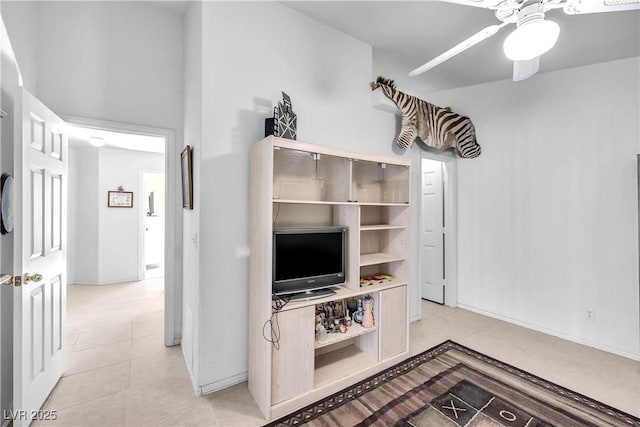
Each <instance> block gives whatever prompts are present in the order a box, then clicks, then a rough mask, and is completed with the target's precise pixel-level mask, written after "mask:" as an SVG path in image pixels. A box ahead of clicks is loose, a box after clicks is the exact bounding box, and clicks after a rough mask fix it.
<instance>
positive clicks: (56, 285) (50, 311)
mask: <svg viewBox="0 0 640 427" xmlns="http://www.w3.org/2000/svg"><path fill="white" fill-rule="evenodd" d="M15 115H16V119H15V123H14V126H15V147H14V156H15V157H14V172H15V176H16V184H17V185H16V200H15V202H16V215H15V216H16V224H15V235H14V253H15V254H16V255H15V259H14V273H15V275H17V276H21V278H22V281H21V282H22V286H16V287H14V293H13V294H14V313H13V314H14V319H13V320H14V328H13V340H14V341H13V352H14V353H13V363H14V389H13V393H14V394H13V399H14V408H15V409H17V410H21V411H25V412H24V414H27V415H28V414H32V413H34V412H33V411H37V410H38V409H40V407H41V406H42V404H43V403H44V401H45V399H46V398H47V396H48V395H49V393H50V392H51V390H53V387H54V386H55V384H56V383H57V382H58V380H59V379H60V377H61V376H62V373H63V372H64V366H65V354H64V352H65V348H64V328H65V313H66V253H65V251H66V250H65V249H66V248H65V246H66V244H65V239H66V217H67V211H66V204H67V203H66V198H67V188H66V186H67V182H66V176H67V165H66V157H67V156H66V150H67V138H66V135H65V134H64V133H63V132H61V130H63V129H65V124H64V122H63V121H62V120H60V118H58V117H57V116H56V115H55V114H54V113H53V112H51V111H50V110H49V109H48V108H47V107H46V106H44V105H43V104H42V103H40V102H39V101H38V100H37V99H36V98H34V97H33V96H32V95H31V94H29V93H28V92H27V91H25V90H22V93H21V94H20V96H19V97H18V99H17V100H16V108H15ZM18 181H19V182H18ZM36 274H38V275H41V277H36V276H35V275H36ZM29 275H34V276H32V277H29ZM29 279H31V280H29ZM28 418H29V417H21V419H14V426H16V427H22V426H27V425H29V424H30V423H31V420H30V419H28Z"/></svg>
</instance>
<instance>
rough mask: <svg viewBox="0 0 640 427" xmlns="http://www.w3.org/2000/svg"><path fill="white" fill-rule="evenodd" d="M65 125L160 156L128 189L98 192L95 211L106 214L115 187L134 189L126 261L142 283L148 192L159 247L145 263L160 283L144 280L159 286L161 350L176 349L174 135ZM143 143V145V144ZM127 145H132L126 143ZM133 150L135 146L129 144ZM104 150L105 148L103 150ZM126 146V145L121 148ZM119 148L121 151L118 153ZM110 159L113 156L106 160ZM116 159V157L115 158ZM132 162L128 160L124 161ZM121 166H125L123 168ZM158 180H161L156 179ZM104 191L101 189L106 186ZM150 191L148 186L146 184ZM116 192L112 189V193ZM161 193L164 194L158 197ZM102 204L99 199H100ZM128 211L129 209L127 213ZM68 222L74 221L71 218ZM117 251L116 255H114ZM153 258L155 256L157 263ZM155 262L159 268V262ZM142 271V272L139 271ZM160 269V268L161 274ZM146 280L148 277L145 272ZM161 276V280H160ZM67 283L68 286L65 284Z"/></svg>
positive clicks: (97, 123)
mask: <svg viewBox="0 0 640 427" xmlns="http://www.w3.org/2000/svg"><path fill="white" fill-rule="evenodd" d="M64 119H65V121H66V122H67V123H68V124H69V125H70V126H72V127H77V128H80V129H82V130H84V131H85V133H87V132H88V133H91V132H95V131H98V132H107V133H111V134H113V133H116V134H125V135H130V136H133V137H142V139H141V140H140V138H138V140H139V141H138V145H137V150H136V149H135V148H134V150H136V151H152V152H153V151H155V152H156V153H162V158H163V160H162V162H161V163H160V164H159V165H158V164H157V163H156V164H154V165H148V164H147V165H145V164H138V165H137V166H138V169H137V170H136V172H135V177H134V178H131V179H130V180H129V181H127V182H128V184H126V186H125V185H122V184H118V182H119V181H123V180H122V179H118V181H115V180H114V181H111V182H110V183H109V186H108V187H105V186H102V187H100V188H99V190H98V191H97V196H96V197H99V198H100V199H101V200H100V201H99V205H100V206H101V207H102V208H103V212H104V211H105V208H104V206H106V205H107V201H106V198H107V191H113V190H117V188H118V187H119V186H122V187H123V188H122V189H123V190H124V191H125V192H126V191H129V189H128V188H126V187H127V186H129V187H137V189H136V192H135V193H134V194H133V205H134V206H135V207H136V208H133V209H134V210H135V211H136V213H137V214H136V215H135V217H136V219H137V221H136V225H137V229H136V231H135V233H134V234H133V236H136V239H137V240H136V242H135V243H138V244H133V245H132V246H134V247H135V248H136V249H137V250H136V251H135V252H134V254H133V255H132V256H131V258H133V260H134V262H135V267H134V269H135V275H136V278H135V279H134V280H142V279H145V275H146V273H147V271H146V261H145V260H144V249H143V248H144V233H143V230H144V225H145V221H144V220H145V218H146V216H147V213H148V212H150V206H149V202H150V198H149V195H150V192H151V191H153V192H154V195H153V205H154V206H153V214H152V215H150V216H156V217H160V218H161V221H160V222H161V225H160V231H159V232H156V233H155V238H156V239H157V238H158V234H159V235H160V236H161V237H160V245H159V246H161V248H159V249H157V250H156V251H155V256H156V262H154V263H150V264H152V266H153V267H156V266H157V267H156V268H152V269H150V270H154V271H153V275H155V276H162V277H155V278H153V277H149V278H147V279H150V280H154V281H155V282H158V280H160V286H161V289H160V291H161V295H162V301H161V304H162V308H163V312H164V316H163V319H164V320H163V321H162V322H163V328H162V329H163V331H162V335H163V340H164V343H163V344H164V345H165V346H173V345H177V344H180V335H181V318H182V302H181V294H182V289H181V280H180V278H181V276H182V268H181V263H180V259H181V255H180V250H181V249H180V247H179V245H178V243H179V242H181V239H182V238H181V231H182V215H181V210H182V208H181V204H180V203H179V197H180V196H179V190H180V187H179V182H178V179H179V176H180V175H179V173H178V168H179V157H178V156H173V155H171V153H175V152H176V151H178V150H177V148H176V143H175V132H174V131H172V130H168V129H162V128H155V127H148V126H140V125H133V124H127V123H119V122H111V121H105V120H95V119H87V118H82V117H74V116H67V117H64ZM145 138H146V139H145ZM158 140H159V141H160V142H159V144H160V145H161V148H160V149H158V150H149V144H150V143H152V142H153V141H155V142H156V143H157V142H158ZM127 143H131V141H128V142H127ZM133 144H134V145H135V142H134V143H133ZM105 145H107V144H105ZM124 145H126V143H125V144H124ZM120 148H123V147H120ZM111 157H113V156H111ZM116 157H117V156H116ZM124 157H131V156H123V157H122V158H123V159H124ZM122 164H124V163H122ZM102 166H103V169H104V167H105V165H104V162H103V164H102ZM111 166H112V169H113V170H114V171H116V172H117V171H118V170H119V168H120V163H117V162H116V163H115V164H112V165H111ZM143 172H148V173H151V174H155V180H156V181H160V182H161V184H160V183H157V182H156V184H153V186H154V188H158V189H159V188H162V190H150V189H145V188H144V180H143ZM158 174H160V175H158ZM105 185H106V184H105ZM150 185H151V184H150ZM114 186H115V188H112V187H114ZM160 193H163V194H162V195H161V194H160ZM103 198H104V199H103ZM129 209H131V208H129ZM106 211H107V212H108V213H107V214H108V215H120V216H122V215H123V214H125V213H126V211H127V209H106ZM70 221H73V219H71V218H70ZM101 232H102V233H106V234H110V235H120V236H123V235H125V233H123V230H120V229H118V228H111V229H105V228H101ZM116 250H117V249H116ZM103 255H104V254H103V253H100V256H103ZM158 255H160V256H159V257H158ZM158 261H159V262H158ZM142 266H144V268H142ZM160 267H161V268H160ZM118 268H120V265H115V266H109V267H108V268H107V270H106V271H109V269H118ZM149 273H150V274H151V271H149ZM163 273H164V274H163ZM70 283H72V282H71V281H70Z"/></svg>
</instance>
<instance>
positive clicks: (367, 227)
mask: <svg viewBox="0 0 640 427" xmlns="http://www.w3.org/2000/svg"><path fill="white" fill-rule="evenodd" d="M403 228H407V226H406V225H390V224H374V225H361V226H360V231H377V230H401V229H403Z"/></svg>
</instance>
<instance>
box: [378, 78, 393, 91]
mask: <svg viewBox="0 0 640 427" xmlns="http://www.w3.org/2000/svg"><path fill="white" fill-rule="evenodd" d="M376 83H380V84H381V85H385V86H389V87H390V88H391V89H395V88H396V82H395V81H393V80H391V79H388V78H386V77H382V76H378V79H377V80H376Z"/></svg>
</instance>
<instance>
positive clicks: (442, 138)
mask: <svg viewBox="0 0 640 427" xmlns="http://www.w3.org/2000/svg"><path fill="white" fill-rule="evenodd" d="M370 86H371V90H376V89H378V88H380V89H382V91H383V92H384V94H385V95H386V96H387V98H389V99H391V100H392V101H393V102H394V103H395V104H396V105H397V106H398V108H399V109H400V111H402V129H401V130H400V135H398V139H397V140H396V145H397V146H398V147H400V148H403V149H405V150H406V149H408V148H411V145H413V141H415V139H416V138H418V137H419V138H420V139H421V140H422V142H424V143H425V144H426V145H428V146H430V147H433V148H437V149H439V150H448V149H450V148H453V149H455V151H456V153H457V154H458V156H460V157H463V158H473V157H478V156H479V155H480V145H479V144H478V142H477V141H476V134H475V128H474V126H473V123H472V122H471V119H469V118H468V117H465V116H461V115H460V114H458V113H454V112H453V111H451V108H449V107H446V108H441V107H438V106H437V105H433V104H430V103H429V102H427V101H424V100H422V99H419V98H416V97H415V96H411V95H408V94H406V93H404V92H400V91H399V90H397V89H396V84H395V82H394V81H393V80H391V79H387V78H384V77H381V76H380V77H378V78H377V79H376V81H375V82H371V83H370Z"/></svg>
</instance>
